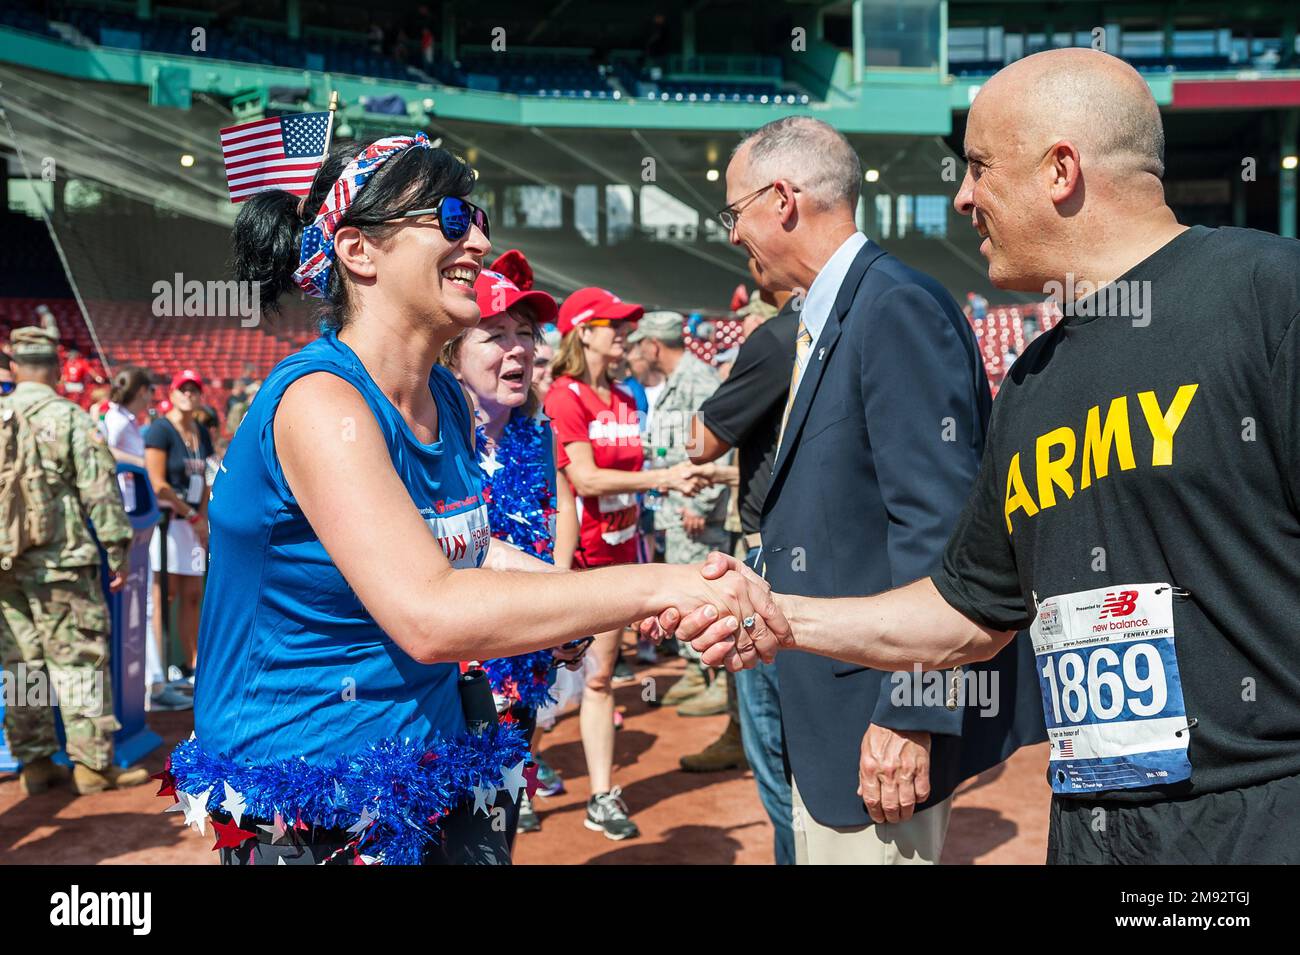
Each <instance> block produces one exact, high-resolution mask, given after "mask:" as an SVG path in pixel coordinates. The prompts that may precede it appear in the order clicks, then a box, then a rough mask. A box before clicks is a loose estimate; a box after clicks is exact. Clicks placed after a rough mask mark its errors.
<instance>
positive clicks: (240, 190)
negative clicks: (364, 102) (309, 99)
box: [221, 112, 330, 202]
mask: <svg viewBox="0 0 1300 955" xmlns="http://www.w3.org/2000/svg"><path fill="white" fill-rule="evenodd" d="M329 126H330V114H329V113H328V112H324V113H298V114H296V115H293V116H278V117H275V118H272V119H259V120H254V121H253V122H251V123H240V124H239V125H238V126H231V127H229V128H227V129H223V130H222V131H221V155H222V158H223V160H224V161H225V164H226V184H227V185H228V186H229V187H230V201H231V202H243V201H244V200H245V199H247V198H248V197H249V196H251V195H254V194H255V193H259V192H265V191H266V190H268V189H283V190H285V191H286V192H292V193H293V194H294V195H295V196H305V195H307V193H308V192H310V191H311V181H312V179H313V178H314V177H315V175H316V169H317V167H318V166H320V163H321V155H322V154H323V153H324V152H325V138H326V135H327V133H328V131H329Z"/></svg>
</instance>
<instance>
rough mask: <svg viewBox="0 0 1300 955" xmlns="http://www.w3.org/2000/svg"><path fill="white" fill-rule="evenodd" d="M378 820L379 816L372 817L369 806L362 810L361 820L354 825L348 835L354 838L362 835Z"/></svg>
mask: <svg viewBox="0 0 1300 955" xmlns="http://www.w3.org/2000/svg"><path fill="white" fill-rule="evenodd" d="M378 818H379V817H378V816H372V815H370V807H369V806H367V807H366V808H365V809H362V810H361V818H359V819H358V820H357V821H356V822H355V823H354V824H353V826H352V828H350V829H349V830H348V834H349V835H353V836H359V835H361V833H363V832H365V831H366V830H367V829H369V828H370V824H371V823H373V822H374V821H375V820H376V819H378Z"/></svg>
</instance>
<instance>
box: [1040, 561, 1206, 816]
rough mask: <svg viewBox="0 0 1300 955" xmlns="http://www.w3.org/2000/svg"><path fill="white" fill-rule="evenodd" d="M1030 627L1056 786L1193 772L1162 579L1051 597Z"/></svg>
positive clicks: (1088, 787)
mask: <svg viewBox="0 0 1300 955" xmlns="http://www.w3.org/2000/svg"><path fill="white" fill-rule="evenodd" d="M1030 633H1031V635H1032V637H1033V642H1034V654H1035V658H1036V659H1037V663H1038V681H1039V684H1040V686H1041V687H1042V691H1043V712H1044V715H1045V716H1046V719H1047V737H1048V740H1049V741H1050V742H1051V745H1052V750H1051V762H1050V764H1049V768H1048V772H1049V775H1050V776H1051V782H1052V790H1053V791H1054V792H1058V793H1082V792H1098V791H1101V790H1107V789H1137V788H1140V787H1143V786H1159V785H1165V784H1168V783H1175V782H1179V781H1181V780H1184V779H1187V778H1189V777H1190V776H1191V774H1192V765H1191V763H1190V762H1189V761H1188V759H1187V743H1188V730H1187V711H1186V709H1185V708H1184V706H1183V686H1182V680H1181V678H1180V677H1179V674H1178V660H1177V658H1176V657H1175V656H1174V612H1173V588H1171V587H1170V585H1169V584H1123V585H1119V586H1115V587H1104V588H1101V589H1098V590H1085V591H1080V592H1079V593H1074V594H1063V595H1061V596H1058V597H1049V598H1047V599H1046V600H1044V601H1043V602H1042V603H1041V604H1039V606H1038V617H1037V619H1035V620H1034V624H1033V626H1032V627H1031V628H1030Z"/></svg>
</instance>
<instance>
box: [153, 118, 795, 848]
mask: <svg viewBox="0 0 1300 955" xmlns="http://www.w3.org/2000/svg"><path fill="white" fill-rule="evenodd" d="M473 181H474V179H473V173H472V171H471V170H470V168H469V167H468V166H467V165H465V163H463V162H462V161H460V160H459V159H457V158H455V157H453V156H452V155H451V154H450V153H448V152H446V151H445V150H442V149H436V148H433V147H431V146H430V144H429V143H428V141H427V140H426V139H425V137H424V135H423V134H417V135H416V136H415V137H392V138H390V139H385V140H379V141H378V142H375V143H372V144H370V145H369V146H366V147H364V148H362V149H359V150H358V147H357V146H356V145H355V144H351V145H349V144H344V143H338V144H336V145H335V147H334V148H333V149H332V150H331V152H330V154H329V156H328V157H327V158H326V160H325V161H324V162H323V163H322V166H321V169H320V170H319V171H318V172H317V174H316V177H315V181H314V183H313V185H312V188H311V191H310V193H309V194H308V195H307V196H305V197H303V198H302V199H301V200H300V199H299V197H297V196H294V195H291V194H289V193H285V192H281V191H269V192H263V193H259V194H257V195H255V196H253V197H252V198H251V199H249V200H248V202H246V203H245V205H244V207H243V209H242V210H241V211H240V214H239V218H238V220H237V221H236V224H235V231H234V252H235V255H234V260H235V274H236V278H238V279H240V280H242V281H255V282H258V283H259V284H260V287H261V301H262V303H263V304H264V305H265V306H267V307H268V308H273V307H274V304H275V302H276V299H277V298H278V297H279V295H281V294H282V293H284V292H286V291H289V290H290V289H293V288H295V287H296V288H298V289H302V290H303V291H306V292H308V293H310V294H312V295H315V296H318V297H321V298H324V299H326V300H327V304H328V309H327V311H326V313H325V326H326V331H325V333H324V335H323V336H322V337H321V338H320V339H319V340H318V341H316V342H314V343H313V344H311V345H309V346H307V347H306V348H304V349H303V350H302V351H300V352H298V353H297V354H295V355H292V356H290V357H289V358H287V359H285V360H284V361H283V362H281V363H280V364H279V365H278V366H277V367H276V368H275V370H274V371H273V372H272V373H271V374H270V376H268V378H267V380H266V382H265V384H264V385H263V387H262V388H261V390H260V391H259V393H258V397H257V400H256V401H254V402H253V404H252V406H251V407H250V409H249V412H248V416H247V417H246V418H245V420H244V422H243V423H242V425H241V426H240V429H239V432H238V434H237V435H236V436H235V438H234V439H233V440H232V442H231V444H230V447H229V450H228V451H227V453H226V457H225V459H224V461H223V463H222V467H221V469H220V472H219V473H218V476H217V478H216V480H215V482H214V483H213V486H212V492H211V499H210V507H209V520H210V522H211V532H210V538H209V547H210V552H211V553H210V561H211V562H210V568H211V569H210V572H209V578H208V586H207V593H206V595H205V600H204V608H203V617H202V621H201V624H200V632H199V657H198V667H197V675H196V690H195V735H194V736H193V737H192V738H191V739H189V740H187V741H185V742H183V743H181V744H180V745H179V746H178V747H177V748H176V749H175V751H174V752H173V753H172V755H171V758H170V760H169V763H168V769H167V772H166V775H165V777H164V779H165V783H164V788H163V791H164V792H170V793H171V794H173V795H174V798H175V799H176V804H175V805H174V806H173V807H172V808H173V809H176V810H177V811H180V812H183V813H184V816H185V821H186V823H187V824H188V825H191V826H193V827H195V828H198V829H199V830H200V831H204V830H205V829H206V824H207V822H208V821H209V820H210V821H211V822H212V824H213V828H214V829H215V831H216V832H215V834H216V837H217V843H216V847H217V848H221V849H222V861H223V862H224V863H226V864H267V863H270V864H276V863H278V862H281V861H283V862H286V863H300V864H301V863H319V862H323V861H330V862H355V861H362V862H374V861H380V862H385V863H390V864H391V863H421V862H424V863H434V862H475V863H484V862H488V863H504V862H508V861H509V854H508V851H507V849H506V847H505V845H504V839H503V838H502V834H501V833H500V832H498V831H497V828H498V827H496V826H491V825H489V824H488V822H489V816H490V815H491V813H492V810H493V807H494V806H498V805H502V804H504V802H505V801H507V800H510V801H513V800H517V798H518V795H519V792H520V790H521V789H522V788H523V785H524V783H523V776H522V767H523V765H524V761H525V760H526V758H527V752H526V746H525V744H524V741H523V740H522V738H521V736H520V734H519V733H518V731H517V730H515V729H512V728H511V727H509V726H498V725H497V724H496V721H495V720H494V719H492V718H491V714H490V713H489V715H488V717H487V718H481V717H482V714H481V713H479V712H476V711H474V710H473V707H472V703H473V698H472V697H469V696H466V697H465V698H466V700H467V702H466V704H465V706H463V705H462V696H463V695H464V694H462V691H461V689H460V687H459V682H460V681H459V667H458V665H457V661H459V660H479V659H488V658H493V657H508V656H516V655H519V654H523V653H529V652H532V651H537V650H542V649H545V648H548V647H554V646H558V645H560V644H563V643H564V642H566V641H568V640H572V639H574V638H576V637H579V636H582V635H585V634H588V633H593V632H598V631H602V630H609V629H611V628H613V627H616V626H621V625H623V624H625V623H626V622H628V621H629V620H634V619H637V618H644V617H648V616H650V615H653V614H657V613H659V612H661V611H663V610H665V608H675V609H676V610H677V611H679V612H689V611H690V610H693V609H695V608H697V607H701V606H711V607H716V608H717V609H718V612H719V613H720V614H722V615H723V620H724V621H725V622H729V618H728V616H727V615H728V614H729V615H731V616H734V617H735V618H736V620H737V626H739V623H738V621H739V620H740V619H741V618H742V617H743V616H747V615H751V614H753V613H754V608H755V607H757V608H758V609H759V611H760V612H771V613H772V617H770V618H768V619H771V620H773V621H776V620H779V619H780V618H779V617H777V616H775V610H774V608H773V606H772V605H771V603H770V601H769V600H768V599H767V595H766V592H765V591H764V589H763V588H762V587H761V586H759V585H757V584H753V583H750V582H747V581H746V579H745V578H743V577H740V576H738V575H735V574H731V575H728V576H726V577H723V578H721V579H718V580H706V579H705V578H704V576H703V575H702V574H701V573H700V568H698V567H668V566H664V565H648V566H643V567H610V568H603V569H599V570H593V571H586V572H583V573H582V574H576V573H572V572H563V571H560V570H558V569H556V568H554V567H552V566H551V565H548V564H546V563H544V562H543V561H540V560H538V559H536V558H535V557H534V556H532V555H526V554H524V553H522V552H521V551H519V550H518V549H516V548H514V547H511V546H510V545H509V544H507V543H505V542H503V541H499V540H493V538H492V536H491V534H490V530H489V526H488V516H487V510H486V507H485V505H484V499H483V492H482V485H481V480H480V476H479V472H478V468H477V463H476V458H475V453H474V443H473V431H472V421H471V417H470V410H469V405H468V403H467V399H466V396H465V394H464V392H463V391H462V389H461V388H460V386H459V385H458V383H457V382H456V380H455V378H454V377H453V376H452V374H451V373H450V372H449V371H447V370H446V369H445V368H441V367H436V360H437V357H438V355H439V352H440V351H441V350H442V348H443V347H444V345H446V343H447V342H449V341H450V340H451V339H452V338H454V337H455V336H456V335H458V334H460V333H461V332H462V331H464V330H465V329H468V328H472V327H474V325H475V324H476V323H477V322H478V319H479V308H478V305H477V304H476V302H475V296H474V288H473V284H474V280H475V278H476V277H477V275H478V273H479V271H480V269H481V267H482V261H483V257H484V256H485V255H486V254H487V253H488V251H489V250H490V248H491V245H490V243H489V241H488V222H487V217H486V215H484V214H483V213H482V211H481V210H479V209H477V208H476V207H475V206H473V205H472V204H470V203H469V202H468V201H467V200H465V198H464V197H465V196H466V195H468V193H469V192H470V189H471V187H472V185H473ZM594 594H598V595H599V599H592V595H594ZM762 626H763V625H762V622H761V621H760V622H759V624H758V629H756V630H754V631H750V635H751V636H752V635H754V634H755V633H761V632H762ZM737 643H739V644H740V646H737V645H736V644H737ZM753 647H754V644H753V641H752V640H746V639H739V640H733V641H731V643H730V644H729V645H727V646H726V647H725V648H724V649H725V650H726V665H727V666H729V667H731V668H738V667H739V666H741V665H743V664H744V663H745V662H748V661H752V660H753V659H755V655H756V652H757V651H756V650H755V649H753ZM715 652H717V651H715ZM720 657H721V654H720V653H719V658H720ZM467 712H469V714H470V716H471V717H473V718H472V719H471V720H470V721H468V722H467V719H466V713H467ZM476 813H477V814H476Z"/></svg>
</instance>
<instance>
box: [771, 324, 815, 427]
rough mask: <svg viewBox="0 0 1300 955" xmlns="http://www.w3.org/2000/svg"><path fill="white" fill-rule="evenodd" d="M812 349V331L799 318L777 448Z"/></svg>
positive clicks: (788, 419)
mask: <svg viewBox="0 0 1300 955" xmlns="http://www.w3.org/2000/svg"><path fill="white" fill-rule="evenodd" d="M811 350H812V333H810V332H809V331H808V327H807V326H806V325H804V323H803V319H802V318H801V319H799V331H798V334H796V335H795V339H794V370H793V371H791V373H790V395H789V397H787V398H786V399H785V414H783V415H782V416H781V436H780V437H779V438H778V439H777V444H776V446H777V448H778V449H780V447H781V441H783V440H784V439H785V426H786V424H787V423H788V422H789V421H790V409H791V408H793V407H794V397H795V395H796V394H798V393H799V379H800V378H802V377H803V369H804V366H805V365H806V364H807V363H808V352H810V351H811Z"/></svg>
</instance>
